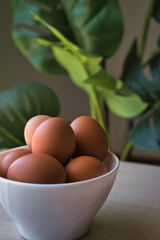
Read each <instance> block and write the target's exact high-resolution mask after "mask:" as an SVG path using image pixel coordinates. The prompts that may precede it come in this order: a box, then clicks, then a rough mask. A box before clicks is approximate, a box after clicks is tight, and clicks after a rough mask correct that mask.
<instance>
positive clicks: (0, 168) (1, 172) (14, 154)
mask: <svg viewBox="0 0 160 240" xmlns="http://www.w3.org/2000/svg"><path fill="white" fill-rule="evenodd" d="M30 153H31V149H30V148H29V147H23V148H19V149H15V150H13V151H11V152H10V153H9V154H7V155H6V156H5V158H4V159H3V160H2V162H1V165H0V176H1V177H4V178H6V177H7V171H8V168H9V166H10V165H11V164H12V163H13V162H14V161H15V160H16V159H17V158H20V157H22V156H24V155H26V154H30Z"/></svg>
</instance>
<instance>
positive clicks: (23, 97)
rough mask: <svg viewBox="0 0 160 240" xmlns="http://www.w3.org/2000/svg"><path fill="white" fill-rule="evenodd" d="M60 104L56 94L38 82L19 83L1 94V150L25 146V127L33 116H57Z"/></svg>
mask: <svg viewBox="0 0 160 240" xmlns="http://www.w3.org/2000/svg"><path fill="white" fill-rule="evenodd" d="M59 110H60V104H59V101H58V98H57V96H56V95H55V93H54V92H53V91H52V90H51V89H50V88H49V87H48V86H46V85H44V84H42V83H36V82H23V83H18V84H17V85H16V87H15V88H13V89H11V90H8V91H5V92H1V93H0V148H10V147H16V146H19V145H23V144H24V126H25V124H26V122H27V121H28V120H29V119H30V118H31V117H33V116H35V115H39V114H46V115H50V116H57V114H58V113H59Z"/></svg>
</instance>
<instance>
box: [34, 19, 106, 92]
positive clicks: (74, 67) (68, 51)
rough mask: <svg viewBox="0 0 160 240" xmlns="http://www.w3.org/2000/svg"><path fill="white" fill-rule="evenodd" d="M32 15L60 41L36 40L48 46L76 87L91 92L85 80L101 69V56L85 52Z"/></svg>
mask: <svg viewBox="0 0 160 240" xmlns="http://www.w3.org/2000/svg"><path fill="white" fill-rule="evenodd" d="M33 15H34V18H35V19H36V20H37V21H39V22H41V23H42V24H43V25H44V26H45V27H46V28H47V29H48V30H50V31H51V32H52V33H53V35H54V36H56V37H57V38H58V39H59V41H60V43H59V44H55V43H54V42H50V41H46V40H43V39H37V41H38V42H39V43H40V44H41V45H43V46H49V47H50V48H51V49H52V51H53V54H54V56H55V58H56V59H57V62H58V63H59V64H60V65H61V66H62V67H63V68H64V69H65V70H66V71H67V72H68V74H69V75H70V77H71V79H72V81H73V82H74V83H75V84H76V85H77V86H78V87H80V88H82V89H83V90H85V91H86V92H87V93H89V94H91V92H92V87H91V86H89V85H86V84H85V80H86V79H87V78H89V76H90V75H93V74H96V73H97V72H98V71H99V70H100V69H101V66H100V62H101V61H102V57H99V56H95V55H92V54H89V53H86V52H85V51H83V50H82V49H80V48H79V47H78V46H77V45H75V44H73V43H72V42H71V41H70V40H68V39H67V38H66V37H65V36H64V35H62V33H60V32H59V31H58V29H56V28H54V27H53V26H51V25H49V24H48V23H47V22H46V21H44V20H43V19H42V18H41V17H39V16H38V15H36V14H33Z"/></svg>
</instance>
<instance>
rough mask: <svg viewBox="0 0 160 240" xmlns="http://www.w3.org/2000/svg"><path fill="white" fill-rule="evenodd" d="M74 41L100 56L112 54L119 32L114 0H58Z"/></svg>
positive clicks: (119, 19) (120, 25)
mask: <svg viewBox="0 0 160 240" xmlns="http://www.w3.org/2000/svg"><path fill="white" fill-rule="evenodd" d="M61 3H62V5H63V7H64V9H65V11H66V14H67V17H68V20H69V23H70V26H71V29H72V31H73V33H74V36H75V38H76V41H77V43H78V45H79V46H80V47H81V48H83V49H85V50H87V51H89V52H90V53H95V54H98V55H100V56H103V57H104V58H108V57H110V56H112V55H113V54H114V53H115V52H116V50H117V48H118V47H119V45H120V42H121V39H122V35H123V16H122V12H121V9H120V6H119V4H118V1H117V0H100V1H93V0H88V1H86V0H61Z"/></svg>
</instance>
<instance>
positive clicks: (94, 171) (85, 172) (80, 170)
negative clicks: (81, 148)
mask: <svg viewBox="0 0 160 240" xmlns="http://www.w3.org/2000/svg"><path fill="white" fill-rule="evenodd" d="M65 171H66V176H67V182H78V181H84V180H88V179H91V178H95V177H99V176H101V175H103V174H106V173H107V172H108V170H107V168H106V167H105V165H104V164H103V163H102V162H101V161H99V159H97V158H94V157H90V156H80V157H77V158H74V159H72V160H71V161H70V162H69V163H68V164H67V166H66V168H65Z"/></svg>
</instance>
